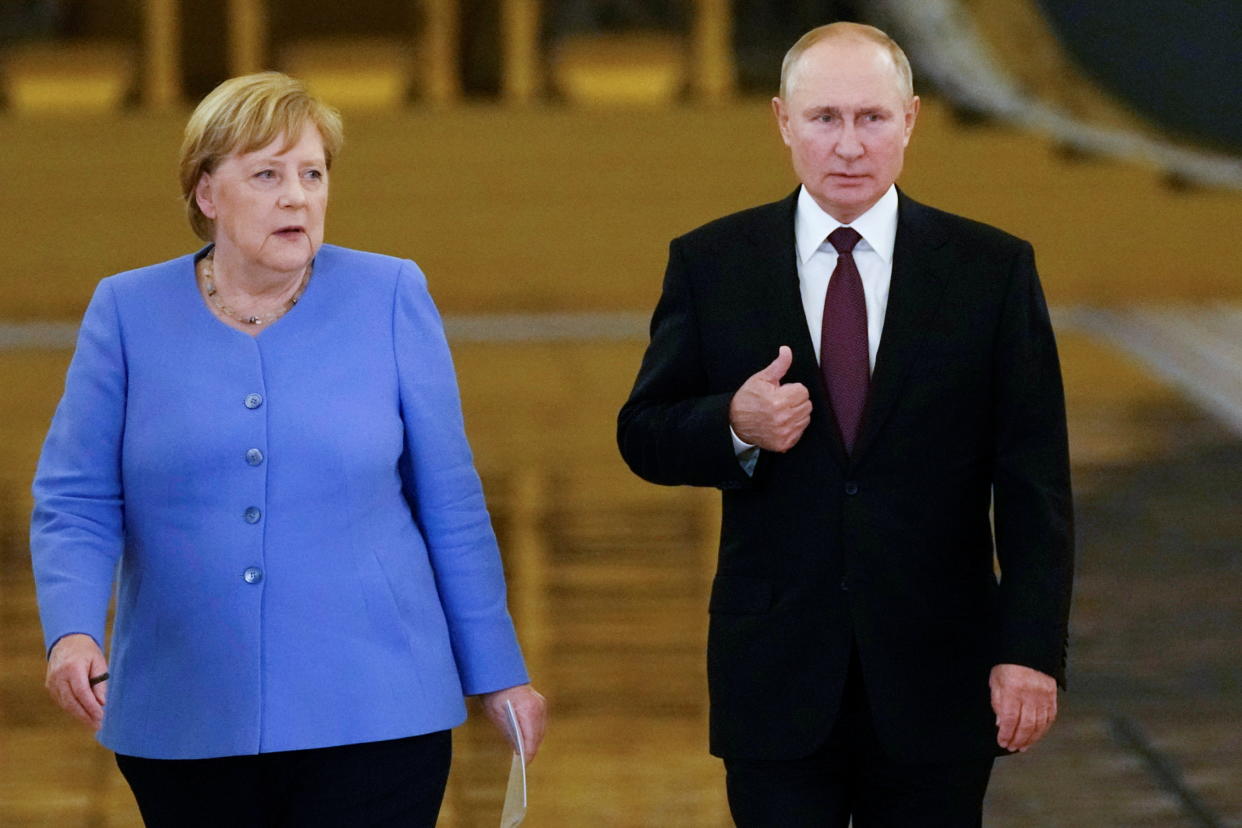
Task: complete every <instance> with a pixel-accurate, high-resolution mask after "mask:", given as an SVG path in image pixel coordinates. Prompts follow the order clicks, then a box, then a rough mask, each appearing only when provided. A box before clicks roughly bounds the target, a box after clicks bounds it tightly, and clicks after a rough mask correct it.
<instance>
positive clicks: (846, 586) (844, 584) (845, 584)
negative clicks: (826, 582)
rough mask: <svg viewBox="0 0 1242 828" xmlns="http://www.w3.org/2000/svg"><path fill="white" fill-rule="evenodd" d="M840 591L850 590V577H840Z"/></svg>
mask: <svg viewBox="0 0 1242 828" xmlns="http://www.w3.org/2000/svg"><path fill="white" fill-rule="evenodd" d="M841 591H842V592H849V591H850V579H849V578H842V579H841Z"/></svg>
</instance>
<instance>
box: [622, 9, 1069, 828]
mask: <svg viewBox="0 0 1242 828" xmlns="http://www.w3.org/2000/svg"><path fill="white" fill-rule="evenodd" d="M773 107H774V110H775V113H776V118H777V122H778V125H779V127H780V132H781V136H782V137H783V139H784V141H785V143H786V144H787V145H788V146H789V148H790V151H791V154H792V159H793V166H794V169H795V171H796V172H797V175H798V178H799V179H800V180H801V182H802V184H801V187H799V189H798V190H797V191H796V192H795V193H794V194H793V195H791V196H789V197H788V198H786V199H784V200H783V201H779V202H776V203H774V204H769V205H766V206H762V207H757V208H754V209H751V210H746V211H743V212H741V213H737V214H734V215H731V216H727V217H725V218H722V219H719V220H717V221H714V222H711V223H710V224H707V225H705V226H704V227H701V228H699V229H697V230H695V231H693V232H691V233H688V234H686V235H684V236H682V237H680V238H678V239H675V240H674V241H673V243H672V245H671V247H670V251H669V263H668V269H667V272H666V275H665V280H664V289H663V294H662V296H661V298H660V302H659V304H658V306H657V307H656V310H655V315H654V317H653V319H652V323H651V343H650V345H649V347H648V349H647V352H646V355H645V357H644V359H643V364H642V367H641V369H640V371H639V374H638V379H637V381H636V382H635V385H634V389H633V392H632V394H631V396H630V399H629V401H628V402H627V403H626V404H625V406H624V407H623V408H622V410H621V414H620V417H619V421H618V442H619V445H620V448H621V453H622V455H623V456H624V457H625V459H626V461H627V462H628V463H629V465H630V467H631V468H632V469H633V470H634V471H635V472H636V473H638V474H639V475H641V476H642V477H644V478H646V479H647V480H650V481H652V482H655V483H662V484H669V485H677V484H690V485H701V486H717V487H719V488H721V489H723V490H724V494H723V498H724V511H723V522H722V531H721V542H720V557H719V564H718V569H717V574H716V577H715V581H714V583H713V586H712V595H711V603H710V613H711V626H710V632H709V640H708V678H709V690H710V694H711V749H712V752H713V753H714V754H716V755H718V756H721V757H723V758H724V760H725V768H726V773H727V788H728V793H729V804H730V809H731V811H732V813H733V816H734V819H735V820H736V821H737V823H738V824H739V825H742V826H780V827H781V828H796V826H804V825H807V826H809V825H815V826H822V825H832V826H845V825H846V824H847V823H848V822H849V820H850V819H851V817H852V818H853V820H854V825H855V826H859V828H862V827H863V826H901V828H911V826H946V827H948V826H952V828H960V827H961V826H969V825H978V824H979V823H980V820H981V813H982V801H983V795H984V791H985V790H986V787H987V782H988V778H989V775H990V773H991V768H992V761H993V758H994V757H995V756H996V755H998V754H1004V753H1007V752H1014V751H1023V750H1026V749H1027V748H1029V747H1030V746H1031V745H1033V744H1034V743H1035V742H1036V741H1038V740H1039V739H1040V737H1042V736H1043V734H1044V733H1045V732H1046V731H1047V729H1048V727H1049V725H1050V724H1051V723H1052V720H1053V719H1054V718H1055V715H1056V701H1057V685H1058V683H1060V684H1063V683H1064V670H1065V646H1066V627H1067V617H1068V612H1069V595H1070V583H1071V579H1072V558H1073V550H1072V535H1073V530H1072V515H1071V502H1070V483H1069V460H1068V448H1067V439H1066V427H1065V404H1064V394H1063V391H1062V387H1061V378H1060V366H1059V363H1058V359H1057V353H1056V345H1055V342H1054V341H1053V335H1052V330H1051V326H1050V323H1049V319H1048V311H1047V307H1046V305H1045V302H1044V298H1043V294H1042V291H1041V288H1040V285H1039V280H1038V277H1037V275H1036V272H1035V265H1034V256H1033V253H1032V250H1031V247H1030V245H1029V244H1027V243H1026V242H1024V241H1021V240H1019V239H1016V238H1014V237H1012V236H1009V235H1007V234H1005V233H1003V232H1001V231H1000V230H997V229H995V228H992V227H988V226H986V225H983V224H979V223H976V222H972V221H969V220H967V219H964V218H960V217H958V216H954V215H950V214H948V213H944V212H941V211H939V210H935V209H932V208H930V207H927V206H924V205H922V204H919V203H917V202H915V201H914V200H912V199H910V198H908V197H907V196H906V195H905V194H904V193H900V192H898V191H897V189H896V187H895V185H894V181H895V180H896V178H897V175H898V173H899V172H900V171H901V166H902V159H903V154H904V151H905V147H906V144H907V143H908V141H909V138H910V135H911V132H912V130H913V128H914V123H915V119H916V117H917V115H918V110H919V99H918V98H917V97H915V96H914V94H913V90H912V84H911V81H910V70H909V64H908V63H907V62H906V59H905V56H904V55H903V54H902V52H901V50H900V48H899V47H898V46H897V45H896V44H895V43H893V42H892V41H891V40H890V39H889V38H888V37H887V36H886V35H884V33H882V32H880V31H879V30H877V29H873V28H871V27H869V26H860V25H857V24H848V23H838V24H833V25H831V26H825V27H821V28H819V29H815V30H813V31H812V32H809V33H808V34H807V35H805V36H804V37H803V38H802V39H801V40H800V41H799V42H798V43H797V44H795V46H794V47H793V48H792V49H791V50H790V53H789V55H787V56H786V59H785V63H784V66H783V67H782V73H781V94H780V97H778V98H775V99H774V100H773ZM994 554H995V561H996V563H998V564H999V578H998V577H997V574H996V572H995V567H994V557H993V556H994Z"/></svg>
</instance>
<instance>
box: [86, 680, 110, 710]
mask: <svg viewBox="0 0 1242 828" xmlns="http://www.w3.org/2000/svg"><path fill="white" fill-rule="evenodd" d="M90 687H91V692H92V693H93V694H94V695H95V701H97V702H99V706H100V707H104V706H106V705H107V704H108V680H107V679H104V680H103V681H101V682H97V683H95V684H92V685H91V686H90Z"/></svg>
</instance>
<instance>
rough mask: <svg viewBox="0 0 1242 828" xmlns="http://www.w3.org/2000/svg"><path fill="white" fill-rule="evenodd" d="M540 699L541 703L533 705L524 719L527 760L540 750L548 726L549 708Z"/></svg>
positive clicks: (523, 736) (523, 735) (523, 732)
mask: <svg viewBox="0 0 1242 828" xmlns="http://www.w3.org/2000/svg"><path fill="white" fill-rule="evenodd" d="M542 702H543V700H542V699H540V700H539V703H537V704H535V705H532V707H531V709H530V710H529V711H528V714H527V716H525V717H524V718H523V720H522V738H523V740H524V741H525V747H526V761H527V762H529V761H530V760H532V759H534V758H535V754H536V753H538V752H539V746H540V745H541V744H543V734H544V731H545V729H546V728H547V722H548V719H547V708H546V707H545V706H544V704H543V703H542Z"/></svg>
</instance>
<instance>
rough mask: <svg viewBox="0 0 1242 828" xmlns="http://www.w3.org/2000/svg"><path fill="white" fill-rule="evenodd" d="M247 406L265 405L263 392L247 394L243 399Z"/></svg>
mask: <svg viewBox="0 0 1242 828" xmlns="http://www.w3.org/2000/svg"><path fill="white" fill-rule="evenodd" d="M242 402H243V404H244V405H245V406H246V408H258V407H259V406H261V405H263V395H262V394H247V395H246V399H245V400H243V401H242Z"/></svg>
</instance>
